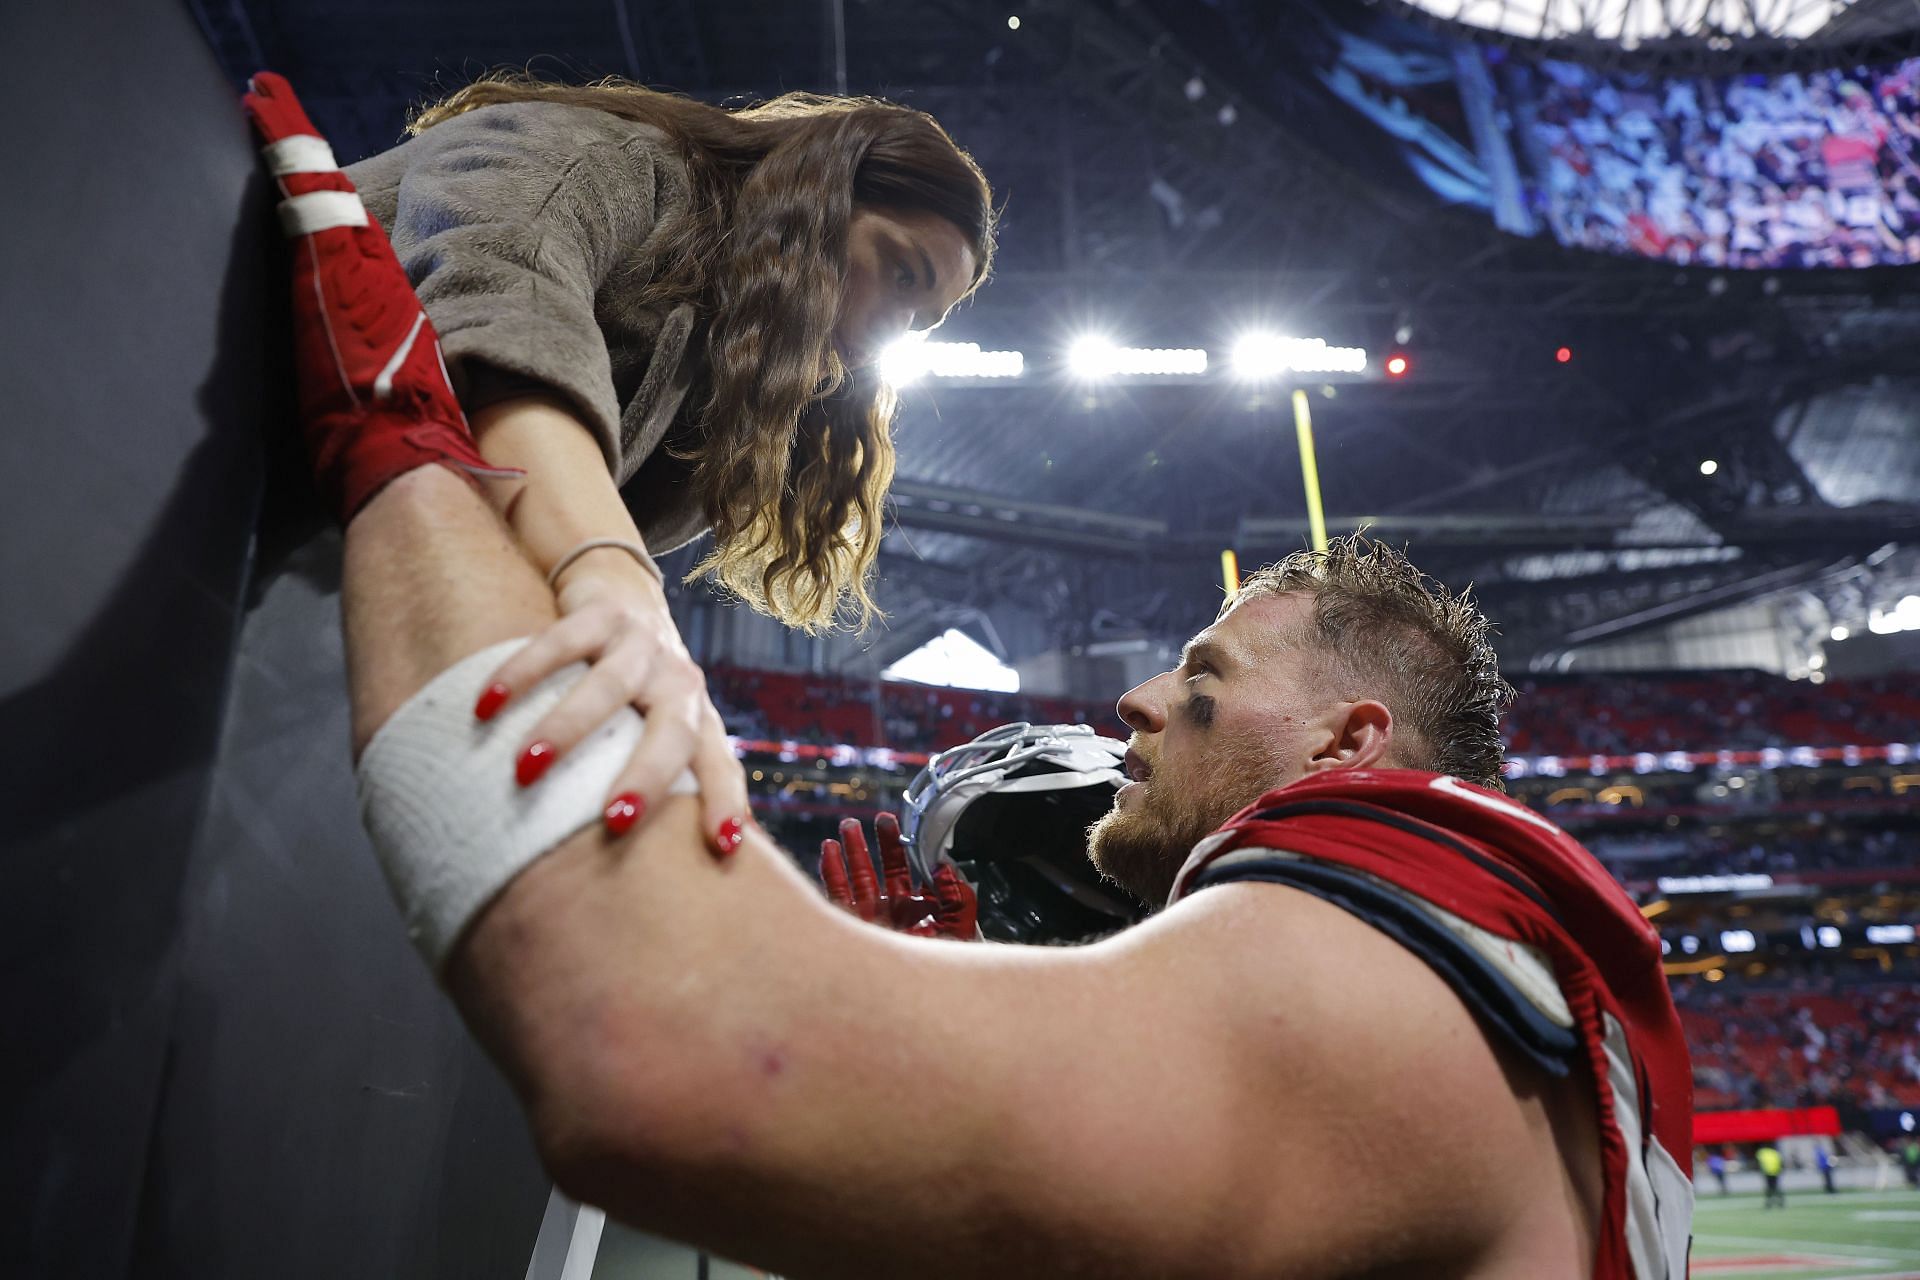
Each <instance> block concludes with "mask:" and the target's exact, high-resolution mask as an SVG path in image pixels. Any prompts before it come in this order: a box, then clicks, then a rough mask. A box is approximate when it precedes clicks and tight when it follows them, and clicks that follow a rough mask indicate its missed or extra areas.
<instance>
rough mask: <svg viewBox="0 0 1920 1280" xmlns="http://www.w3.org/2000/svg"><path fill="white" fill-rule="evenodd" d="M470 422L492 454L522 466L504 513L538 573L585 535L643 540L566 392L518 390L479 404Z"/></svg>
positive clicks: (501, 462)
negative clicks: (517, 393) (508, 397)
mask: <svg viewBox="0 0 1920 1280" xmlns="http://www.w3.org/2000/svg"><path fill="white" fill-rule="evenodd" d="M472 423H473V434H474V438H475V439H476V440H477V441H478V442H479V445H480V451H481V453H483V454H485V455H486V458H487V460H488V461H489V462H492V463H494V464H495V465H496V466H502V467H519V468H521V469H522V470H524V471H525V472H526V473H527V479H526V482H525V484H524V485H522V486H521V487H520V489H519V490H518V491H517V492H516V493H515V494H514V496H513V498H512V500H511V501H510V502H509V503H508V505H507V506H506V508H505V509H504V511H503V512H502V514H503V515H504V517H505V519H506V521H507V525H508V527H509V528H510V529H512V531H513V533H514V536H515V537H516V538H518V539H519V541H520V545H521V546H522V547H523V548H524V549H525V551H526V553H527V557H528V559H530V560H532V561H533V563H534V564H535V566H537V567H538V568H539V570H540V571H541V572H542V573H545V572H547V571H548V570H550V569H552V568H553V566H554V565H555V564H557V563H559V561H560V559H561V557H562V556H564V555H566V554H567V552H569V551H571V550H572V549H573V548H575V547H577V546H579V545H580V544H581V543H582V542H585V541H587V540H588V539H590V538H621V539H627V540H630V541H633V542H636V543H638V542H641V538H640V531H639V529H638V528H636V527H635V525H634V523H633V517H632V515H630V514H629V513H628V511H627V508H626V504H625V503H624V502H622V501H621V499H620V491H619V489H618V488H617V487H615V485H614V482H613V477H612V476H611V475H609V474H608V473H607V464H606V459H605V458H604V457H602V455H601V453H600V446H599V444H598V443H597V442H596V441H595V440H594V438H593V433H592V432H591V431H590V430H589V429H588V428H587V426H586V424H585V423H583V422H581V421H580V419H579V418H578V417H577V416H576V415H575V414H574V413H573V412H572V411H571V410H570V409H569V408H568V406H567V402H566V401H565V400H562V399H560V398H559V397H557V396H544V395H534V396H518V397H515V398H514V399H511V400H502V401H498V402H496V403H494V404H491V405H488V406H487V407H486V408H484V409H481V410H480V411H479V412H477V413H475V414H474V415H473V417H472ZM642 545H644V544H642Z"/></svg>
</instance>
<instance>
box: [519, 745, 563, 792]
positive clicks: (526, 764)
mask: <svg viewBox="0 0 1920 1280" xmlns="http://www.w3.org/2000/svg"><path fill="white" fill-rule="evenodd" d="M553 761H554V750H553V744H552V743H551V742H548V741H547V740H546V739H545V738H542V739H540V741H538V742H536V743H534V744H533V745H532V746H530V747H528V748H527V749H526V750H525V751H522V752H521V753H520V760H519V763H517V764H515V765H514V766H513V776H514V777H516V778H518V779H520V785H521V786H523V787H530V786H532V785H533V784H534V783H536V782H538V781H540V779H541V777H542V776H543V775H545V773H546V772H547V770H548V769H551V768H552V767H553Z"/></svg>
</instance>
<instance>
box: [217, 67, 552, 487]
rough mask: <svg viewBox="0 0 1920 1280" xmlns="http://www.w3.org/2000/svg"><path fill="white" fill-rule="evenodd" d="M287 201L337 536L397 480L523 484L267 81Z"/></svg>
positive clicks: (260, 126)
mask: <svg viewBox="0 0 1920 1280" xmlns="http://www.w3.org/2000/svg"><path fill="white" fill-rule="evenodd" d="M241 101H242V102H243V103H244V104H245V106H246V109H247V115H248V117H249V118H250V119H251V120H252V121H253V127H254V130H255V132H257V133H258V134H259V135H260V139H261V141H262V142H263V143H265V144H266V145H265V146H264V147H262V148H261V154H262V155H263V156H264V157H265V159H266V163H267V168H268V169H269V170H270V171H271V172H272V173H273V175H274V177H275V178H276V179H277V180H278V182H279V184H280V190H281V192H282V193H283V194H284V195H285V196H286V197H287V198H286V199H285V200H283V201H281V203H280V225H281V228H282V230H284V231H285V232H286V235H287V238H288V239H289V240H293V241H296V242H297V243H296V244H295V246H294V252H293V342H294V372H295V376H296V377H297V379H298V382H299V392H300V423H301V428H302V430H303V431H304V433H305V435H306V440H307V453H308V456H309V457H310V458H311V459H312V461H313V470H314V478H315V481H316V483H317V484H318V485H319V487H320V491H321V494H322V495H323V496H324V497H325V498H326V500H327V502H328V504H329V505H330V506H331V507H332V508H333V510H334V513H335V514H336V515H337V516H338V517H339V520H340V523H341V524H343V525H344V524H346V522H347V521H349V520H351V519H352V518H353V516H354V514H355V513H356V512H358V511H359V510H360V508H361V507H362V506H364V505H366V503H367V501H368V500H369V499H371V498H372V497H373V495H374V494H376V493H378V492H379V491H380V489H381V488H382V487H384V486H385V485H386V484H387V483H388V482H389V481H390V480H392V479H394V478H395V477H396V476H399V475H401V474H403V473H405V472H408V471H411V470H413V469H414V468H415V467H422V466H427V465H429V464H439V465H442V466H447V467H451V468H453V469H454V470H455V471H457V472H460V473H461V474H463V475H465V476H468V477H469V478H473V477H481V476H486V477H494V478H517V477H519V476H521V475H523V474H524V473H523V472H519V471H513V470H509V469H505V468H500V467H495V466H492V465H491V464H490V463H488V462H487V460H486V459H485V458H483V457H481V456H480V451H479V450H478V449H477V448H476V447H475V446H474V442H473V435H472V432H471V431H469V430H468V427H467V418H466V415H465V414H464V413H462V412H461V410H460V402H459V401H458V400H457V399H455V398H454V394H453V388H452V387H451V386H450V385H449V384H448V382H447V368H446V364H445V363H444V362H443V361H442V360H441V357H440V339H439V335H438V334H436V333H435V332H434V330H433V325H432V324H431V323H430V322H429V321H428V320H427V313H426V311H425V310H423V309H422V308H421V306H420V299H419V298H417V297H415V296H414V292H413V285H412V284H411V283H410V282H409V281H408V280H407V273H406V270H405V268H403V267H402V266H401V265H400V260H399V259H398V258H396V257H395V256H394V253H393V246H392V245H391V244H389V243H388V242H387V236H386V233H385V232H384V231H382V230H381V229H380V224H379V223H377V222H375V221H374V220H373V219H372V218H371V217H369V216H368V214H367V210H366V207H365V206H364V205H362V204H361V203H360V197H359V195H358V194H357V193H356V192H355V190H354V186H353V183H352V182H351V181H349V180H348V178H347V175H346V174H344V173H342V172H340V168H339V166H338V165H337V164H336V163H335V162H334V158H333V151H332V149H331V148H330V147H328V146H327V144H326V141H325V140H324V139H323V138H321V137H320V135H319V133H318V132H317V131H316V130H315V129H314V127H313V123H312V122H311V121H309V120H308V119H307V113H306V111H305V110H304V109H303V108H302V107H301V106H300V100H299V99H298V98H296V97H294V95H293V88H292V86H290V85H289V84H288V83H287V82H286V80H284V79H283V78H281V77H280V76H277V75H274V74H272V73H271V72H266V71H262V72H260V73H259V74H258V75H256V76H254V77H253V79H252V80H251V81H250V82H249V83H248V92H247V94H246V96H245V97H244V98H243V99H242V100H241Z"/></svg>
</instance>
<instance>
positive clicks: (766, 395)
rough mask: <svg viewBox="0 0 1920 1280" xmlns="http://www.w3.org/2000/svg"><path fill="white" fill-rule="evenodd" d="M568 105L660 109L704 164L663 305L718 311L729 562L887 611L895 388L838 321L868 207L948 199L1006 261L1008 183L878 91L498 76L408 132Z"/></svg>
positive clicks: (803, 621) (745, 576)
mask: <svg viewBox="0 0 1920 1280" xmlns="http://www.w3.org/2000/svg"><path fill="white" fill-rule="evenodd" d="M527 101H541V102H559V103H564V104H567V105H570V106H578V107H591V108H595V109H597V110H601V111H606V112H610V113H611V114H613V115H617V116H621V117H624V118H626V119H628V120H635V121H639V122H640V123H643V124H649V125H653V126H655V127H656V128H658V129H660V130H662V131H663V132H664V133H665V134H666V135H667V137H668V138H669V139H670V140H671V141H672V142H673V143H675V144H677V146H678V147H679V149H680V151H681V154H682V156H683V158H684V159H685V161H686V164H687V167H688V170H689V172H690V174H691V176H692V180H693V200H692V213H691V216H690V217H688V218H685V219H682V220H680V221H679V223H678V225H675V226H668V227H662V228H661V229H660V233H659V234H660V236H661V244H660V255H659V257H658V258H656V259H655V261H656V262H658V263H659V264H660V270H659V271H658V272H657V273H656V276H655V278H654V280H653V281H651V282H649V283H648V284H647V285H646V286H644V288H643V291H642V296H643V298H644V299H645V300H646V301H648V302H649V303H652V304H657V305H674V304H677V303H680V302H691V303H693V304H694V306H695V308H696V310H697V311H699V313H700V314H701V315H702V317H703V319H704V320H705V322H706V351H705V355H706V370H707V376H706V393H705V399H704V401H698V400H696V402H695V413H696V415H697V422H698V425H699V430H698V432H697V437H698V438H697V439H696V440H695V441H694V442H692V443H690V444H687V445H684V446H682V451H681V456H683V457H686V458H688V459H690V460H691V461H692V462H693V464H694V474H693V484H694V487H695V488H696V490H697V491H698V492H699V494H700V498H701V501H702V503H703V504H704V506H705V509H706V515H707V519H708V520H709V521H710V522H711V523H712V526H713V532H714V541H715V545H714V550H713V551H712V553H711V554H709V555H708V556H707V557H706V558H705V559H704V560H702V561H701V562H700V564H698V565H697V566H695V568H694V570H693V572H692V573H691V574H690V575H688V576H689V579H690V580H691V579H692V578H696V577H701V576H707V575H711V576H712V577H713V578H715V579H717V580H718V581H719V583H720V584H721V585H722V586H723V587H724V588H726V589H727V590H730V591H732V592H733V593H734V594H736V595H738V596H739V597H740V598H742V599H743V600H745V601H746V602H747V603H748V604H750V605H752V606H753V607H754V608H756V609H759V610H760V611H762V612H764V613H767V614H770V615H772V616H773V617H775V618H778V619H780V620H781V621H782V622H784V623H786V624H788V625H789V626H795V627H802V628H805V629H806V630H809V631H815V630H819V629H822V628H825V627H829V626H832V625H834V624H835V623H836V622H842V621H844V622H848V623H851V624H853V625H857V626H865V625H866V624H867V623H868V622H869V621H871V620H872V619H873V618H874V617H875V616H876V614H877V612H878V611H877V609H876V608H875V606H874V603H873V598H872V596H871V595H870V594H869V592H868V586H869V583H870V581H871V578H872V572H873V563H874V559H875V557H876V556H877V555H878V554H879V551H880V536H881V533H882V529H881V520H882V513H883V505H884V502H885V498H886V492H887V486H888V484H889V483H891V481H892V479H893V464H894V455H893V441H892V437H891V435H890V434H889V428H890V426H891V423H892V419H893V413H894V408H895V401H894V396H893V392H892V390H891V389H890V388H888V387H887V386H886V384H885V383H884V382H882V381H881V380H880V379H878V378H877V377H875V376H874V375H873V374H871V373H870V372H862V373H861V374H860V375H858V376H856V377H849V376H848V373H847V370H846V369H845V368H844V366H842V364H841V363H840V361H839V359H838V357H837V356H836V355H835V353H834V350H833V344H832V333H833V325H834V320H835V317H836V316H837V314H838V312H839V306H840V294H841V290H842V287H843V284H844V281H845V277H846V271H847V227H848V223H849V221H850V220H851V218H852V215H853V211H854V206H855V205H874V206H881V207H886V208H895V209H905V210H913V211H919V212H926V213H932V214H936V215H938V216H939V217H942V218H945V219H946V220H947V221H949V222H951V223H952V224H953V225H955V226H956V227H958V228H960V230H961V232H962V233H964V234H965V235H966V237H967V241H968V243H969V244H970V246H971V247H972V249H973V256H974V262H975V263H976V264H977V265H976V267H975V271H974V279H973V282H972V284H971V286H970V287H969V290H968V292H972V290H973V289H975V288H978V287H979V285H980V283H981V282H982V281H983V280H985V279H986V276H987V273H988V271H989V269H990V268H991V266H992V262H993V249H994V222H995V213H994V208H993V193H992V190H991V188H990V187H989V186H988V185H987V179H986V175H985V174H983V173H982V172H981V171H980V166H979V165H977V164H975V163H974V161H973V158H972V157H971V156H969V155H968V154H967V153H966V152H965V151H963V150H961V149H960V147H959V146H958V145H956V144H955V143H954V141H953V139H952V138H951V137H949V136H948V135H947V132H946V130H944V129H942V128H941V127H940V125H939V124H938V123H937V122H936V121H935V120H934V119H933V117H931V116H929V115H927V114H926V113H924V112H920V111H914V110H911V109H909V108H906V107H902V106H899V105H896V104H894V103H890V102H883V101H881V100H879V99H876V98H831V97H822V96H819V95H816V94H806V93H789V94H785V95H782V96H781V97H778V98H775V99H773V100H772V101H770V102H766V103H762V104H760V105H758V106H754V107H747V108H742V109H738V110H728V109H724V108H721V107H715V106H709V105H708V104H706V103H703V102H696V101H694V100H693V99H691V98H685V97H681V96H679V95H677V94H671V93H662V92H659V91H657V90H653V89H648V88H645V87H643V86H641V85H637V84H633V83H630V82H627V81H623V80H619V79H608V80H602V81H600V82H598V83H595V84H591V85H563V84H554V83H551V82H547V81H542V80H538V79H535V78H533V77H531V76H526V75H521V74H513V73H509V74H501V75H494V76H489V77H487V78H486V79H483V80H480V81H478V82H476V83H474V84H470V85H468V86H467V87H466V88H464V89H461V90H460V91H459V92H457V93H455V94H453V95H452V96H451V97H449V98H447V99H445V100H444V101H441V102H439V103H436V104H434V105H432V106H429V107H427V108H425V109H424V110H422V111H420V112H419V113H418V114H417V115H416V116H415V117H414V119H413V120H412V122H411V123H410V124H409V125H408V132H409V133H415V134H417V133H419V132H420V131H421V130H423V129H427V128H430V127H432V126H433V125H436V124H439V123H440V122H441V121H444V120H448V119H451V118H452V117H453V116H456V115H459V114H461V113H462V112H466V111H472V110H474V109H475V108H478V107H485V106H491V105H493V104H495V103H502V102H527Z"/></svg>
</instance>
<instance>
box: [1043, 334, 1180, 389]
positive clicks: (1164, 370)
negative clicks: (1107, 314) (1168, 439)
mask: <svg viewBox="0 0 1920 1280" xmlns="http://www.w3.org/2000/svg"><path fill="white" fill-rule="evenodd" d="M1067 367H1068V368H1069V369H1071V370H1073V372H1074V375H1075V376H1076V377H1081V378H1086V379H1088V380H1090V381H1094V380H1098V379H1102V378H1165V377H1199V376H1200V375H1201V374H1203V373H1205V372H1206V371H1207V353H1206V352H1205V351H1202V350H1201V349H1200V348H1198V347H1123V346H1121V345H1119V344H1118V343H1116V342H1114V341H1113V340H1112V339H1110V338H1103V337H1098V336H1091V335H1090V336H1088V337H1084V338H1081V339H1079V340H1077V341H1076V342H1074V344H1073V345H1072V346H1070V347H1068V348H1067Z"/></svg>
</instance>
